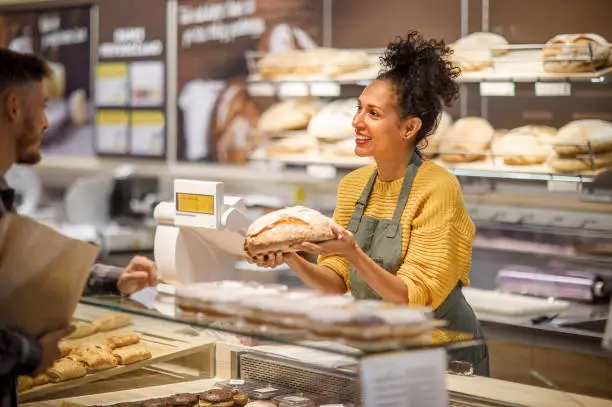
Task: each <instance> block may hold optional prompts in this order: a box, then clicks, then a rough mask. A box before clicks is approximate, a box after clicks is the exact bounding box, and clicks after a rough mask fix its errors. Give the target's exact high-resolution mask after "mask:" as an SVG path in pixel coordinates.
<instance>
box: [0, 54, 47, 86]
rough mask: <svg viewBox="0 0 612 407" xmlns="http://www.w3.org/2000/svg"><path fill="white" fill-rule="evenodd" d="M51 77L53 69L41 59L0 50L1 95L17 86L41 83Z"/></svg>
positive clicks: (31, 55)
mask: <svg viewBox="0 0 612 407" xmlns="http://www.w3.org/2000/svg"><path fill="white" fill-rule="evenodd" d="M50 75H51V69H50V68H49V65H48V64H47V62H46V61H45V60H44V59H42V58H41V57H39V56H36V55H33V54H21V53H19V52H15V51H11V50H8V49H5V48H0V95H3V94H4V93H5V92H7V91H8V90H9V89H11V88H13V87H15V86H22V85H27V84H28V83H30V82H39V81H42V80H43V79H45V78H48V77H49V76H50Z"/></svg>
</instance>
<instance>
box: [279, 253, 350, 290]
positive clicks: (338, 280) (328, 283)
mask: <svg viewBox="0 0 612 407" xmlns="http://www.w3.org/2000/svg"><path fill="white" fill-rule="evenodd" d="M284 258H285V262H286V263H287V265H288V266H289V267H291V269H292V270H293V271H295V274H297V276H298V277H299V278H300V279H301V280H302V281H303V282H304V283H305V284H306V285H307V286H308V287H310V288H313V289H315V290H319V291H322V292H325V293H327V294H344V293H346V291H347V287H346V284H345V283H344V279H342V277H340V276H339V275H338V274H336V272H334V271H333V270H332V269H330V268H328V267H325V266H321V265H318V264H312V263H310V262H309V261H308V260H306V259H304V258H303V257H301V256H299V255H298V254H296V253H288V254H285V256H284Z"/></svg>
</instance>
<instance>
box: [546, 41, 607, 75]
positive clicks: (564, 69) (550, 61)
mask: <svg viewBox="0 0 612 407" xmlns="http://www.w3.org/2000/svg"><path fill="white" fill-rule="evenodd" d="M589 44H591V47H592V52H593V57H592V59H593V60H592V61H591V56H590V53H589V47H588V45H589ZM609 55H610V46H609V44H608V41H606V39H605V38H603V37H602V36H600V35H597V34H560V35H557V36H555V37H553V38H551V39H550V40H549V41H548V42H547V43H546V44H545V45H544V48H542V57H543V58H544V64H543V66H544V70H545V71H546V72H553V73H571V72H590V71H592V70H593V69H599V68H601V67H603V66H605V65H606V63H607V61H608V57H609ZM591 62H592V64H591Z"/></svg>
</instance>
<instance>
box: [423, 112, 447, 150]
mask: <svg viewBox="0 0 612 407" xmlns="http://www.w3.org/2000/svg"><path fill="white" fill-rule="evenodd" d="M452 124H453V117H452V116H451V115H450V114H449V113H447V112H446V111H442V113H441V114H440V119H439V122H438V127H436V129H435V130H434V132H433V133H432V134H431V135H430V136H428V137H427V138H426V139H425V140H423V141H422V142H421V144H420V148H421V151H422V153H423V156H424V157H427V158H433V157H435V156H437V155H438V148H439V146H440V140H442V137H444V134H446V132H447V131H448V130H449V129H450V127H451V126H452Z"/></svg>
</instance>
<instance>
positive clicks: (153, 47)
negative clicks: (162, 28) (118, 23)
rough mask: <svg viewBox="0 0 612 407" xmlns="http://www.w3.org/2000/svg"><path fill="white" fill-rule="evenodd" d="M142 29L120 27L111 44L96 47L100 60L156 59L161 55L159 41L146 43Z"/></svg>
mask: <svg viewBox="0 0 612 407" xmlns="http://www.w3.org/2000/svg"><path fill="white" fill-rule="evenodd" d="M146 37H147V31H146V29H145V28H144V27H120V28H117V29H116V30H115V31H114V32H113V42H103V43H101V44H100V45H99V46H98V54H99V56H100V58H137V57H157V56H160V55H162V54H163V52H164V44H163V42H162V41H161V40H151V41H147V40H146Z"/></svg>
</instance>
